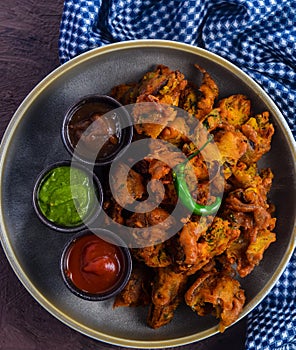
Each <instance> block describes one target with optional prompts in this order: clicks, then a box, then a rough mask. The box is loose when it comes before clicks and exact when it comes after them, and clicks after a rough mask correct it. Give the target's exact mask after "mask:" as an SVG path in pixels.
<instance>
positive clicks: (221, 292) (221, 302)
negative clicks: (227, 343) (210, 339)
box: [185, 271, 245, 332]
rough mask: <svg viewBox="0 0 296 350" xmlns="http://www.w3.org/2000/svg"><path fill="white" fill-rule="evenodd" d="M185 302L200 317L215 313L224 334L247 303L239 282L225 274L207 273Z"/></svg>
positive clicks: (195, 284)
mask: <svg viewBox="0 0 296 350" xmlns="http://www.w3.org/2000/svg"><path fill="white" fill-rule="evenodd" d="M185 301H186V303H187V305H188V306H190V307H191V308H192V310H194V311H195V312H196V313H197V314H198V315H200V316H204V315H206V314H208V313H213V314H214V315H215V316H216V317H217V318H220V324H219V330H220V332H224V330H225V328H226V327H227V326H229V325H231V324H232V323H233V322H234V321H235V320H236V319H237V318H238V317H239V315H240V313H241V311H242V308H243V305H244V303H245V295H244V291H243V290H242V289H241V287H240V284H239V282H238V281H237V280H235V279H233V278H232V277H231V276H229V275H228V274H225V273H223V272H216V271H212V272H206V273H204V274H202V275H201V276H199V277H198V278H197V280H196V281H195V282H194V283H193V284H192V286H191V287H190V288H189V289H188V290H187V292H186V293H185Z"/></svg>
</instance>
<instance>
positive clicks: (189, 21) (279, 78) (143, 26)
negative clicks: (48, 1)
mask: <svg viewBox="0 0 296 350" xmlns="http://www.w3.org/2000/svg"><path fill="white" fill-rule="evenodd" d="M135 39H164V40H173V41H179V42H184V43H187V44H191V45H196V46H199V47H202V48H205V49H207V50H209V51H211V52H214V53H216V54H218V55H220V56H222V57H224V58H226V59H227V60H229V61H231V62H232V63H234V64H235V65H236V66H238V67H240V68H241V69H242V70H243V71H245V72H246V73H247V74H248V75H249V76H251V77H252V78H253V79H254V80H255V81H257V82H258V83H259V84H260V85H261V86H262V88H263V89H264V90H265V91H266V92H267V93H268V94H269V95H270V96H271V98H272V99H273V100H274V102H275V103H276V104H277V106H278V107H279V109H280V110H281V111H282V113H283V115H284V117H285V119H286V121H287V123H288V125H289V127H290V129H291V131H292V133H293V135H294V138H296V0H231V1H226V0H162V1H160V0H65V3H64V11H63V16H62V21H61V27H60V39H59V56H60V61H61V63H64V62H66V61H68V60H69V59H71V58H73V57H75V56H77V55H79V54H80V53H82V52H84V51H87V50H90V49H92V48H95V47H100V46H104V45H107V44H110V43H115V42H119V41H126V40H135ZM295 281H296V258H295V256H294V257H293V258H292V259H291V261H290V263H289V265H288V267H287V269H286V270H285V272H284V274H283V275H282V277H281V278H280V280H279V282H278V283H277V284H276V286H275V287H274V288H273V290H272V291H271V292H270V293H269V295H268V296H267V297H266V298H265V300H264V301H263V302H262V303H260V305H259V306H258V307H257V308H256V309H255V310H254V311H253V312H251V313H250V314H249V316H248V332H247V341H246V348H247V349H250V350H253V349H254V350H255V349H256V350H261V349H262V350H263V349H264V350H265V349H266V350H267V349H268V350H269V349H286V350H287V349H289V350H290V349H296V307H295V304H296V300H295V299H296V298H295V290H296V285H295V283H296V282H295Z"/></svg>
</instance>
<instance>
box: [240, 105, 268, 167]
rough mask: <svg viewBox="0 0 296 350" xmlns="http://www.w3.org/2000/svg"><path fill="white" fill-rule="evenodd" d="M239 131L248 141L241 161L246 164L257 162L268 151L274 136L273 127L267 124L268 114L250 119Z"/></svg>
mask: <svg viewBox="0 0 296 350" xmlns="http://www.w3.org/2000/svg"><path fill="white" fill-rule="evenodd" d="M241 129H242V133H243V134H244V135H245V136H246V137H247V138H248V140H249V143H248V150H247V152H246V153H245V155H244V156H243V157H242V159H241V160H242V161H243V162H245V163H247V164H251V163H255V162H258V160H259V159H260V158H261V157H262V156H263V155H264V154H265V153H266V152H268V151H269V150H270V147H271V138H272V135H273V134H274V127H273V125H272V124H271V123H270V122H269V113H268V112H263V113H262V114H258V115H256V116H255V117H252V118H250V119H249V120H248V121H247V122H246V123H245V124H243V125H242V128H241Z"/></svg>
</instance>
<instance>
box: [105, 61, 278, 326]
mask: <svg viewBox="0 0 296 350" xmlns="http://www.w3.org/2000/svg"><path fill="white" fill-rule="evenodd" d="M195 68H196V69H197V74H199V78H200V80H201V83H200V86H196V84H195V83H193V82H192V81H189V80H187V79H186V77H185V76H184V75H183V74H182V73H181V72H180V71H178V70H171V69H170V68H168V67H166V66H164V65H158V66H156V68H155V69H154V70H151V71H149V72H147V73H146V74H145V75H144V76H143V77H142V78H141V79H140V80H139V82H137V83H134V82H132V83H129V84H126V85H119V86H116V87H114V88H113V89H112V91H111V95H112V96H113V97H114V98H116V99H118V100H119V101H120V102H121V103H123V104H130V103H134V104H135V105H134V107H133V111H132V114H133V118H134V123H135V125H134V128H135V137H136V138H137V137H138V138H147V139H150V140H152V141H153V142H151V143H150V144H149V152H148V154H147V157H146V158H145V159H143V160H141V161H140V162H139V163H138V164H136V165H135V166H134V167H133V168H132V169H131V170H130V172H126V165H121V166H119V168H118V170H117V173H116V174H115V180H114V181H115V182H116V185H115V188H116V192H117V196H118V198H119V199H120V201H121V204H122V205H123V206H124V204H131V203H134V204H135V205H138V208H139V205H141V202H145V200H146V199H147V198H148V192H149V191H150V193H149V196H150V197H151V198H152V197H153V198H152V199H153V200H154V202H155V203H158V204H157V207H154V208H153V209H151V210H149V211H147V212H145V213H144V212H135V213H128V212H127V213H125V212H124V210H123V209H122V207H121V206H119V205H118V203H116V200H114V199H112V198H111V199H109V200H108V201H106V204H105V206H106V208H107V211H108V215H109V216H110V217H111V218H112V219H113V220H114V221H115V222H118V223H121V224H124V225H126V226H127V227H129V228H132V229H133V231H132V232H133V233H132V234H133V235H134V242H137V244H138V247H136V248H135V247H133V248H131V252H132V255H133V258H134V268H133V269H134V270H133V272H132V276H131V278H130V281H129V282H128V284H127V286H126V287H125V289H124V290H123V291H122V292H121V294H120V295H118V296H117V297H116V300H115V303H114V306H115V307H117V306H138V305H149V311H148V317H147V324H148V325H149V326H150V327H152V328H159V327H162V326H164V325H166V324H168V323H169V322H170V321H171V320H172V318H173V317H174V312H175V310H176V309H177V307H178V306H179V304H180V303H182V302H185V303H186V304H187V305H188V306H189V307H190V308H191V309H192V310H193V311H195V312H196V313H197V314H198V315H200V316H203V315H206V314H208V313H212V314H213V315H214V316H216V317H217V318H219V319H220V324H219V330H220V331H221V332H223V331H224V330H225V328H226V327H228V326H229V325H231V324H232V323H233V322H235V321H236V320H237V319H238V318H239V316H240V314H241V312H242V309H243V306H244V303H245V300H246V297H245V294H244V290H243V288H242V286H241V285H240V283H239V282H238V280H237V278H236V277H237V275H238V276H239V277H241V278H243V277H245V276H247V275H248V274H250V273H251V272H252V271H253V270H254V268H255V267H256V266H257V265H258V264H259V263H260V261H261V260H262V259H263V255H264V252H265V251H266V249H268V247H269V245H270V244H271V243H273V242H275V241H276V234H275V233H274V228H275V224H276V218H275V217H274V206H273V205H272V204H271V203H269V200H268V196H269V192H270V190H271V186H272V180H273V173H272V171H271V169H268V168H267V169H262V170H259V169H258V165H257V162H258V161H259V160H260V159H261V157H262V156H263V155H264V154H265V153H267V152H268V151H269V150H270V148H271V140H272V136H273V133H274V127H273V125H272V123H271V121H270V118H269V113H268V112H267V111H264V112H262V113H259V114H256V115H253V114H252V105H251V101H250V100H249V99H248V97H247V96H245V95H243V94H239V93H238V94H234V95H231V96H228V97H224V98H223V99H220V100H218V97H219V89H218V86H217V84H216V82H215V81H214V79H213V78H212V77H211V76H210V74H209V73H208V72H207V71H206V70H205V69H204V68H203V67H200V66H199V65H195ZM146 102H150V103H149V104H147V103H146ZM175 107H179V108H181V109H182V110H184V111H185V113H184V114H182V115H180V114H179V113H178V111H177V109H176V108H175ZM209 134H210V135H211V137H212V138H213V140H214V142H215V147H216V150H217V151H215V150H214V148H212V149H211V147H210V146H209V147H206V148H205V152H204V154H200V153H199V152H196V151H197V150H199V149H200V148H202V146H203V145H204V144H205V143H206V142H207V139H208V137H209ZM154 141H155V142H154ZM156 141H157V142H156ZM158 141H159V142H158ZM215 152H216V153H215ZM207 155H208V157H207ZM184 157H185V159H188V161H187V164H186V166H184V169H185V171H186V181H187V184H188V189H189V192H190V195H191V196H192V198H194V200H195V201H196V202H197V203H200V204H201V205H204V204H206V203H208V201H209V196H210V194H209V192H210V190H209V188H210V185H211V195H212V196H218V195H219V193H222V191H223V190H224V194H223V200H222V204H221V206H220V209H219V211H218V212H217V213H216V215H215V216H211V215H205V216H199V215H196V214H195V213H191V214H190V215H188V214H187V213H185V212H184V216H182V217H180V218H178V220H180V222H181V223H182V225H181V229H177V232H175V234H174V235H173V236H172V235H170V233H169V231H170V229H171V228H174V227H175V226H176V224H177V222H176V220H177V219H176V218H175V217H172V215H171V212H172V210H173V208H174V207H175V206H176V205H177V202H178V200H180V198H178V192H177V190H176V188H175V185H174V181H173V178H174V176H173V169H175V167H176V166H178V164H180V163H182V162H184ZM187 168H188V169H189V168H190V169H191V171H189V170H188V169H187ZM187 170H188V171H187ZM123 173H128V176H127V177H125V178H126V179H127V184H126V186H122V179H123V176H122V174H123ZM221 173H222V174H223V180H222V183H221V182H220V183H219V182H218V181H217V183H216V178H218V175H221ZM149 186H150V187H149ZM151 198H150V199H151ZM144 242H145V243H146V244H144Z"/></svg>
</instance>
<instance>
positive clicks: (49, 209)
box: [38, 166, 95, 227]
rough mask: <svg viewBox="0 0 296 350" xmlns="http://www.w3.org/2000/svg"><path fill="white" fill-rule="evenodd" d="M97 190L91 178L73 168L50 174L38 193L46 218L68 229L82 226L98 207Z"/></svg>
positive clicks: (62, 168)
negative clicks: (95, 203)
mask: <svg viewBox="0 0 296 350" xmlns="http://www.w3.org/2000/svg"><path fill="white" fill-rule="evenodd" d="M94 201H95V189H94V186H93V184H92V179H90V176H89V175H88V174H87V173H86V172H85V171H83V170H82V169H78V168H75V167H70V166H60V167H57V168H54V169H52V170H51V171H49V173H47V174H46V176H45V178H44V180H43V181H42V182H41V185H40V188H39V191H38V204H39V207H40V210H41V212H42V213H43V215H44V216H45V217H46V218H47V219H48V220H49V221H51V222H54V223H55V224H57V225H60V226H64V227H75V226H78V225H80V224H81V223H82V222H83V220H84V219H85V218H87V216H88V215H89V213H90V211H91V210H92V209H93V207H94Z"/></svg>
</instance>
